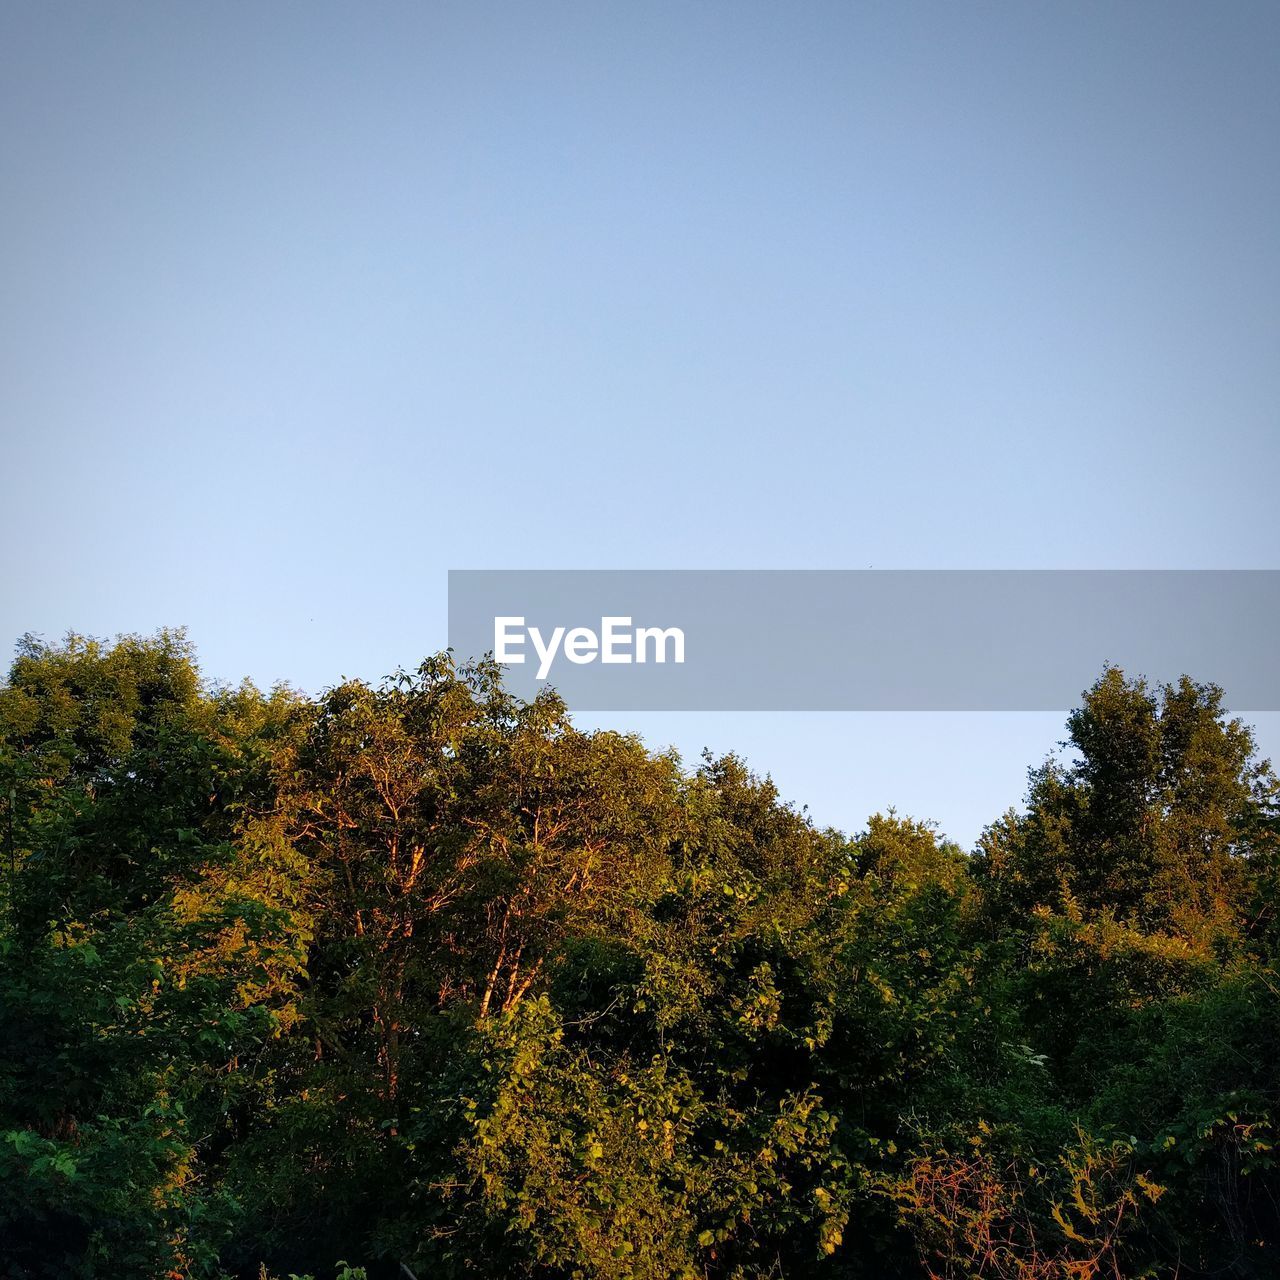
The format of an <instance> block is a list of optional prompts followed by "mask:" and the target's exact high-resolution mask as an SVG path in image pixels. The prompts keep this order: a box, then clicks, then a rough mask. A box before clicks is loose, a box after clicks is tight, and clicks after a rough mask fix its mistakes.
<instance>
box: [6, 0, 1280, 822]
mask: <svg viewBox="0 0 1280 1280" xmlns="http://www.w3.org/2000/svg"><path fill="white" fill-rule="evenodd" d="M1278 66H1280V7H1277V6H1276V5H1275V4H1274V3H1265V4H1255V3H1244V2H1237V3H1232V4H1229V5H1217V6H1215V5H1209V4H1204V3H1195V4H1184V3H1168V2H1167V0H1162V2H1161V3H1131V4H1125V5H1115V4H1110V3H1107V4H1102V3H1095V4H1059V5H1048V4H1035V5H1031V4H1024V3H1009V4H989V3H984V4H977V3H975V4H966V5H956V4H901V5H899V4H889V3H874V4H870V3H867V4H850V3H838V4H825V3H798V4H787V5H782V4H772V3H771V4H764V3H743V2H741V0H737V2H735V3H731V4H730V3H707V2H705V0H700V2H699V3H696V4H690V3H682V4H664V3H651V2H649V0H646V2H645V3H636V2H635V0H631V2H629V3H625V4H623V3H599V2H591V3H588V2H587V0H582V2H581V3H576V4H558V3H539V4H524V3H520V4H517V3H508V4H503V5H486V4H477V3H465V4H464V3H459V4H450V5H434V4H426V3H423V4H403V5H387V4H381V5H379V4H368V5H364V4H362V5H353V4H342V5H338V4H317V3H306V4H302V3H296V4H285V3H273V4H249V3H239V4H233V3H218V4H212V3H206V4H194V3H192V4H181V5H175V4H170V3H157V2H154V0H148V2H145V3H131V4H127V5H123V4H101V3H92V4H71V3H56V2H53V3H49V2H44V0H42V2H40V3H36V2H34V0H32V2H25V3H24V2H20V0H11V2H10V3H7V4H5V5H4V6H3V7H2V8H0V192H2V193H3V194H2V196H0V361H2V362H3V368H2V369H0V431H2V432H3V442H2V444H3V447H2V452H0V520H2V521H3V535H4V545H5V548H6V551H5V565H4V581H3V584H2V585H3V591H2V592H0V636H3V637H4V638H5V641H6V642H7V640H8V639H10V638H13V637H16V636H17V635H18V634H20V633H21V632H23V631H26V630H35V631H40V632H43V633H45V634H46V635H50V636H56V635H58V634H60V633H61V632H63V631H65V630H66V629H68V628H76V629H78V630H81V631H88V632H92V633H96V634H110V633H113V632H116V631H121V630H143V631H146V630H150V629H153V628H155V627H157V626H159V625H162V624H185V625H187V626H188V627H189V628H190V630H191V634H192V636H193V638H194V639H195V641H196V642H197V644H198V646H199V648H200V651H201V653H202V656H203V661H204V666H205V668H206V671H207V672H208V673H209V674H210V675H213V676H217V677H222V678H237V677H239V676H241V675H244V674H248V675H251V676H253V677H254V678H255V679H257V680H258V681H260V682H264V683H269V682H271V681H272V680H274V679H276V678H287V679H289V680H290V681H292V682H294V683H296V684H299V685H301V686H303V687H305V688H308V689H312V690H315V689H317V688H318V687H320V686H322V685H323V684H325V683H328V682H331V681H332V680H334V679H335V678H337V677H338V676H340V675H342V674H344V673H345V674H351V675H364V676H370V677H373V676H377V675H379V674H381V673H383V672H386V671H388V670H390V669H392V668H394V667H395V666H397V665H398V664H402V663H403V664H406V665H408V664H412V663H414V662H416V660H417V659H418V658H419V657H421V656H422V655H423V654H425V653H427V652H429V651H431V650H433V649H435V648H437V647H439V646H440V645H442V644H443V643H444V634H445V617H444V610H445V573H446V570H447V569H449V568H451V567H453V568H475V567H529V568H543V567H590V568H599V567H618V568H626V567H644V568H654V567H707V568H717V567H736V568H778V567H793V566H794V567H821V568H863V567H866V566H867V565H875V566H876V567H885V568H917V567H920V568H924V567H931V568H947V567H975V568H985V567H992V568H1004V567H1019V568H1021V567H1042V568H1056V567H1063V568H1106V567H1136V568H1157V567H1183V568H1199V567H1241V568H1254V567H1257V568H1272V567H1278V566H1280V554H1278V553H1280V515H1278V514H1277V511H1278V504H1277V501H1276V487H1277V474H1278V467H1277V464H1278V463H1280V443H1278V442H1280V233H1278V230H1277V229H1278V228H1280V144H1278V143H1277V139H1280V75H1277V67H1278ZM921 625H922V626H933V627H945V626H946V625H947V620H946V619H945V618H933V619H929V618H922V619H921ZM1101 657H1102V655H1100V661H1101ZM1193 674H1196V675H1198V676H1200V677H1202V678H1212V676H1213V673H1212V672H1197V673H1193ZM1227 692H1228V695H1229V694H1230V690H1228V691H1227ZM1060 724H1061V717H1054V716H1050V717H1044V716H989V717H968V716H964V717H960V716H919V715H917V716H898V717H889V716H848V715H829V716H715V717H712V716H705V717H696V716H689V715H684V716H648V717H644V718H643V719H642V718H640V717H635V718H633V719H632V720H630V721H626V722H620V727H635V728H638V729H642V730H643V731H644V732H645V733H646V735H647V736H648V737H649V739H650V740H651V741H652V742H654V743H655V745H661V744H663V743H665V742H667V741H673V742H675V743H676V744H677V745H678V746H680V747H681V748H682V749H683V750H684V751H686V752H688V753H690V754H692V753H696V750H697V748H698V747H699V746H701V745H702V744H703V743H707V744H710V745H712V746H713V747H717V748H727V747H741V748H742V749H743V750H744V751H745V753H746V754H747V756H748V758H749V759H750V760H751V761H752V763H753V764H755V765H756V766H757V767H759V768H760V769H761V770H764V771H770V772H772V773H773V774H774V776H775V777H776V778H777V780H778V781H779V782H780V784H781V785H782V787H783V790H784V792H785V794H787V795H788V796H789V797H790V798H792V799H794V800H796V801H797V802H800V803H806V802H807V803H808V804H809V805H810V806H811V810H812V812H813V813H814V814H815V816H816V817H817V818H818V819H819V820H821V821H830V822H835V823H838V824H840V825H842V826H846V827H850V828H855V827H857V826H858V825H860V823H861V822H862V821H863V820H864V819H865V817H866V815H867V813H868V812H870V811H872V810H874V809H876V808H879V807H882V806H887V805H890V804H896V805H897V806H898V807H899V809H900V810H904V811H908V812H913V813H915V814H918V815H920V816H927V817H933V818H936V819H938V820H939V821H940V822H941V824H942V825H943V827H944V828H945V829H946V830H948V831H950V832H952V833H953V834H955V835H957V836H958V837H960V838H961V839H963V840H966V841H967V840H969V839H971V838H972V837H973V836H974V835H975V834H976V833H977V831H978V830H979V828H980V827H981V826H982V825H983V823H984V822H986V821H987V820H989V819H990V818H992V817H994V816H995V815H996V814H998V813H999V812H1000V811H1001V810H1002V809H1003V808H1004V807H1005V806H1007V805H1008V804H1010V803H1012V802H1014V801H1016V800H1017V799H1018V798H1019V796H1020V794H1021V791H1022V786H1023V775H1024V769H1025V767H1026V765H1028V764H1030V763H1032V762H1034V761H1035V760H1037V759H1038V758H1039V757H1040V756H1041V755H1042V754H1043V753H1044V751H1045V750H1047V749H1048V748H1049V747H1050V746H1051V745H1052V743H1053V741H1054V739H1055V738H1057V737H1059V736H1060ZM1263 737H1264V742H1265V743H1266V745H1267V746H1268V749H1269V750H1270V751H1272V752H1273V753H1274V752H1276V750H1277V746H1278V745H1280V722H1278V721H1277V720H1276V718H1271V719H1269V720H1267V721H1265V722H1264V723H1263Z"/></svg>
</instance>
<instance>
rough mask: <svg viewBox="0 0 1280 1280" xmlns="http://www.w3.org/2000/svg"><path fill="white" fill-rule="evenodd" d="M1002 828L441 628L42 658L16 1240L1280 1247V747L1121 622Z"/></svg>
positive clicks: (138, 640) (757, 1255)
mask: <svg viewBox="0 0 1280 1280" xmlns="http://www.w3.org/2000/svg"><path fill="white" fill-rule="evenodd" d="M1063 745H1068V746H1069V747H1070V748H1071V753H1070V754H1069V755H1067V756H1050V757H1049V758H1048V759H1047V760H1046V762H1045V763H1044V764H1042V765H1041V766H1039V767H1038V768H1034V769H1032V770H1031V771H1030V774H1029V788H1028V793H1027V796H1026V802H1025V805H1024V807H1023V809H1022V810H1020V811H1012V810H1011V811H1009V812H1008V813H1006V814H1004V815H1002V816H1000V817H997V818H996V819H995V821H993V823H992V824H991V825H990V826H989V827H988V828H987V829H986V830H985V831H984V832H983V834H982V836H981V838H980V839H979V841H978V842H977V844H976V846H975V848H974V849H973V850H972V851H969V852H965V851H963V850H961V849H960V848H959V847H957V846H956V845H955V844H953V843H951V842H948V841H946V840H943V839H940V838H939V837H938V834H937V832H936V829H935V827H934V826H933V825H932V824H931V823H929V822H924V821H917V820H914V819H911V818H906V817H901V816H899V815H897V814H895V813H894V812H892V811H890V812H889V813H888V814H877V815H875V816H873V817H872V818H871V819H870V820H869V821H868V823H867V826H866V828H865V830H863V831H862V832H860V833H858V834H857V835H855V836H852V837H850V836H846V835H844V834H842V833H840V832H837V831H835V830H830V829H828V830H820V829H818V828H816V827H815V826H814V825H813V824H812V823H811V822H810V821H809V820H808V819H807V818H806V817H805V816H804V815H803V814H802V813H799V812H797V811H796V810H795V809H794V808H793V807H791V806H789V805H787V804H784V803H782V802H781V801H780V799H779V797H778V795H777V792H776V791H775V789H774V787H773V786H772V784H771V783H770V782H769V781H768V780H767V779H761V778H759V777H757V776H755V775H753V774H752V773H751V772H750V770H749V769H748V768H747V766H746V765H745V764H744V763H743V762H742V761H741V760H740V759H739V758H737V757H736V756H733V755H728V756H723V757H716V758H712V757H710V756H707V757H706V758H704V759H703V761H702V762H701V763H700V764H699V765H698V766H697V767H695V768H687V767H685V766H684V765H683V764H682V763H681V762H680V760H679V759H678V758H677V757H676V756H675V755H674V754H671V753H667V754H658V753H653V752H651V751H648V750H646V749H645V747H644V746H643V744H642V743H641V742H640V741H639V739H638V738H636V737H633V736H628V735H625V734H620V733H614V732H606V731H597V732H590V733H586V732H582V731H580V730H578V729H576V728H575V727H574V726H573V725H572V723H571V721H570V719H569V717H568V715H567V714H566V710H565V707H564V705H563V703H562V702H561V701H560V700H559V699H558V697H557V696H556V695H555V693H554V692H553V691H550V690H548V691H546V692H544V693H542V694H540V695H539V696H538V697H537V698H535V699H534V700H533V701H531V702H522V701H520V700H518V699H516V698H514V697H513V696H512V695H510V694H509V693H507V692H506V691H505V690H504V689H503V687H502V684H501V679H500V670H499V668H498V667H496V666H495V665H494V664H493V663H491V662H481V663H477V664H471V665H466V666H456V665H455V664H454V663H453V661H452V660H451V658H450V657H449V656H448V655H444V654H442V655H437V656H435V657H432V658H429V659H427V660H426V661H425V662H424V663H422V665H421V666H420V667H418V668H417V669H415V670H412V671H400V672H397V673H396V674H395V675H394V676H392V677H390V678H388V679H387V680H386V681H384V682H382V683H381V684H379V685H371V684H368V683H365V682H361V681H344V682H343V683H340V684H338V685H335V686H334V687H333V688H331V689H329V690H327V691H325V692H324V693H322V694H320V695H319V696H317V697H314V698H311V697H306V696H304V695H302V694H300V693H298V692H296V691H292V690H290V689H287V688H283V687H280V688H276V689H274V690H272V691H271V692H269V693H264V692H261V691H259V690H258V689H256V688H255V687H254V686H252V685H251V684H248V683H245V684H243V685H240V686H239V687H236V688H226V687H218V686H213V685H210V684H208V683H206V682H205V681H204V680H202V678H201V676H200V673H199V669H198V666H197V663H196V658H195V654H194V651H193V649H192V647H191V645H190V644H189V642H188V641H187V640H186V638H185V635H184V634H183V633H181V632H171V631H166V632H161V633H159V634H157V635H155V636H152V637H137V636H128V637H122V638H119V639H118V640H116V641H114V642H111V643H106V642H100V641H97V640H92V639H87V638H84V637H80V636H75V635H72V636H69V637H67V639H66V640H65V641H63V642H61V643H57V644H47V643H44V642H43V641H40V640H38V639H34V638H31V637H27V638H25V639H24V640H23V641H22V642H21V643H20V645H19V648H18V653H17V657H16V658H15V660H14V662H13V664H12V667H11V669H10V671H9V674H8V678H7V680H6V681H5V683H4V684H3V685H2V686H0V847H2V852H0V1277H4V1278H11V1280H19V1278H21V1280H54V1278H56V1280H94V1278H97V1277H103V1278H106V1277H110V1278H111V1280H157V1278H160V1277H165V1278H169V1280H185V1278H190V1280H229V1278H231V1277H237V1278H238V1277H244V1278H246V1280H248V1278H250V1277H259V1276H262V1277H268V1276H269V1277H279V1276H289V1275H294V1276H302V1275H308V1276H316V1277H319V1278H320V1280H329V1278H330V1277H334V1276H335V1275H337V1276H340V1277H341V1276H345V1277H348V1280H356V1278H357V1277H361V1276H367V1277H369V1278H370V1280H373V1278H376V1277H392V1276H397V1277H400V1276H403V1275H405V1274H406V1273H407V1274H409V1275H413V1276H416V1277H418V1278H419V1280H426V1277H428V1276H430V1277H440V1278H444V1280H447V1278H449V1277H479V1276H482V1277H490V1278H492V1277H498V1278H505V1277H513V1278H514V1277H525V1278H528V1280H694V1278H697V1280H766V1278H777V1280H809V1278H813V1280H819V1278H821V1277H830V1278H831V1280H852V1278H854V1277H866V1278H867V1280H879V1278H881V1277H901V1278H903V1280H935V1278H936V1280H970V1278H972V1280H977V1278H982V1280H987V1278H993V1280H1092V1278H1094V1277H1097V1278H1099V1280H1104V1278H1110V1280H1136V1278H1138V1277H1170V1278H1173V1277H1178V1278H1180V1280H1187V1278H1190V1277H1206V1278H1207V1277H1211V1276H1212V1277H1235V1278H1238V1280H1253V1278H1262V1277H1272V1276H1277V1275H1280V1262H1278V1261H1277V1257H1278V1255H1277V1245H1278V1244H1280V1171H1278V1170H1277V1167H1276V1163H1275V1145H1276V1142H1277V1132H1276V1129H1277V1116H1278V1115H1280V975H1278V974H1277V957H1278V955H1280V917H1278V914H1277V906H1278V905H1280V895H1278V890H1280V856H1278V855H1280V784H1278V783H1277V779H1276V777H1275V775H1274V773H1273V772H1272V770H1271V767H1270V765H1269V764H1267V763H1266V762H1265V761H1262V760H1260V759H1259V758H1258V756H1257V752H1256V749H1255V743H1254V740H1253V737H1252V734H1251V732H1250V730H1249V729H1248V727H1247V726H1245V725H1244V724H1242V723H1241V722H1240V721H1239V720H1237V719H1233V718H1231V717H1230V716H1229V715H1228V713H1227V712H1226V711H1225V710H1224V708H1223V705H1222V693H1221V690H1219V689H1218V688H1216V687H1215V686H1214V685H1212V684H1202V683H1197V682H1196V681H1194V680H1192V679H1190V678H1185V677H1184V678H1183V679H1181V680H1179V681H1177V682H1176V683H1174V684H1170V685H1156V686H1153V685H1148V684H1147V683H1146V682H1144V681H1143V680H1141V679H1133V678H1129V677H1126V676H1125V674H1124V673H1122V672H1121V671H1119V670H1117V669H1114V668H1108V669H1106V670H1104V671H1103V672H1102V674H1101V676H1100V677H1099V679H1098V681H1097V682H1096V683H1095V684H1094V685H1093V686H1092V687H1091V688H1090V689H1089V690H1087V691H1086V692H1085V693H1084V694H1083V697H1082V701H1081V705H1080V707H1079V708H1078V709H1077V710H1075V711H1074V712H1072V713H1071V715H1070V717H1069V718H1068V721H1067V742H1066V743H1065V744H1063Z"/></svg>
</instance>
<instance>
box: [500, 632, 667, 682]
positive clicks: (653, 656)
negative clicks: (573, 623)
mask: <svg viewBox="0 0 1280 1280" xmlns="http://www.w3.org/2000/svg"><path fill="white" fill-rule="evenodd" d="M526 640H527V641H528V642H529V643H530V644H531V645H532V646H533V650H534V652H535V653H536V654H537V655H538V679H539V680H545V679H546V678H547V676H548V675H550V674H551V667H552V665H553V664H554V662H555V660H556V658H557V656H558V655H559V654H560V653H561V652H562V651H563V653H564V656H565V657H566V658H568V659H569V661H570V662H575V663H577V664H578V665H579V666H583V665H585V664H586V663H589V662H607V663H615V662H619V663H622V662H666V661H668V653H670V655H671V656H670V661H671V662H677V663H683V662H684V632H683V631H682V630H681V629H680V628H679V627H635V628H632V626H631V619H630V618H601V619H600V630H599V631H598V632H596V631H592V630H591V628H590V627H573V628H570V629H568V630H566V629H565V628H564V627H555V628H554V629H553V630H552V632H551V635H550V636H547V637H544V636H543V634H542V632H541V631H539V630H538V628H537V627H526V626H525V621H524V618H522V617H521V618H516V617H502V618H494V620H493V655H494V657H495V658H496V659H497V660H498V661H499V662H504V663H505V662H512V663H523V662H524V658H525V655H524V652H523V650H524V645H525V641H526Z"/></svg>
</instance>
